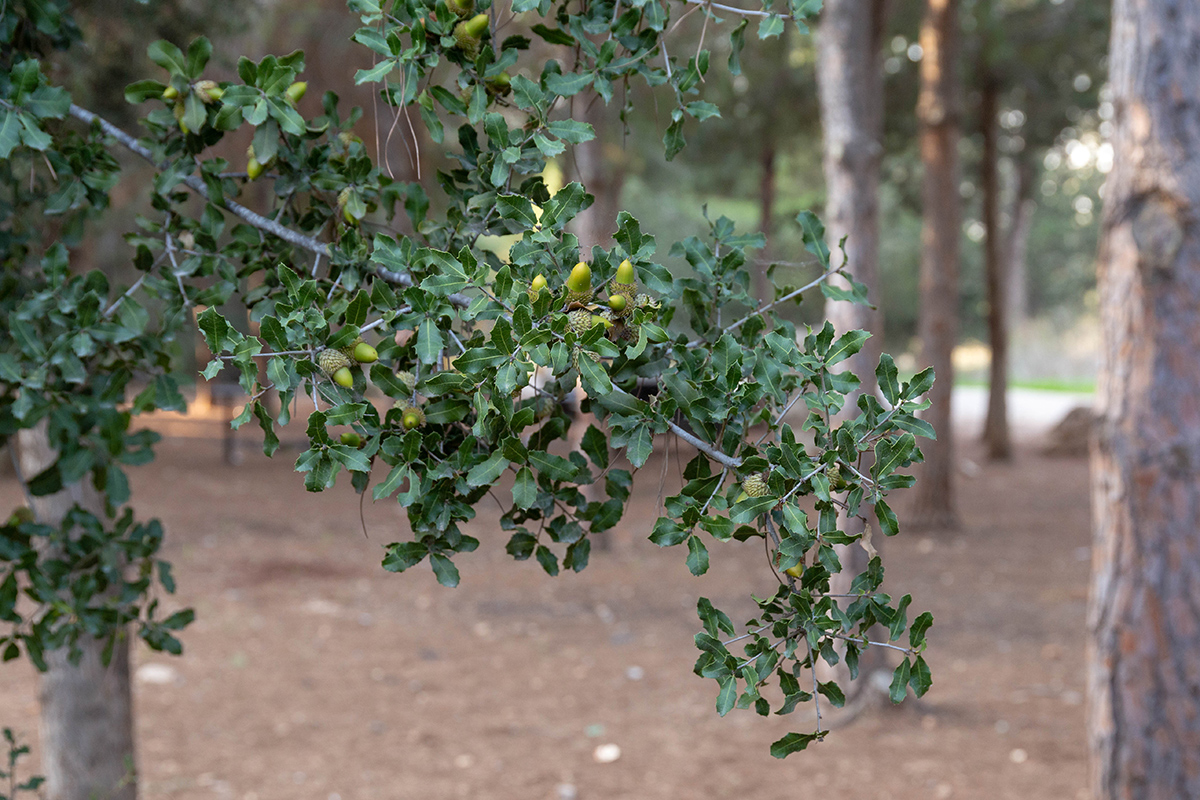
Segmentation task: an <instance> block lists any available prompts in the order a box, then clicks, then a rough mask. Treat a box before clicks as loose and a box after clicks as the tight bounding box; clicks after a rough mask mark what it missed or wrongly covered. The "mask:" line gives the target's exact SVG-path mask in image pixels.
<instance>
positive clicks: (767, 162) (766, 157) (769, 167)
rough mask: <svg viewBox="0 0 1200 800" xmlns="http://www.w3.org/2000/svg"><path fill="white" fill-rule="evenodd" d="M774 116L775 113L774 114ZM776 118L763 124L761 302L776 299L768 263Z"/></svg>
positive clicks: (757, 291)
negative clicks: (764, 243) (763, 243)
mask: <svg viewBox="0 0 1200 800" xmlns="http://www.w3.org/2000/svg"><path fill="white" fill-rule="evenodd" d="M772 116H774V115H772ZM774 127H775V125H774V120H772V121H771V123H770V124H767V125H764V126H763V141H762V158H761V160H760V166H759V170H760V171H759V177H758V229H759V230H760V231H762V235H763V237H764V238H765V239H766V245H765V246H764V247H763V249H762V254H761V259H762V262H763V263H762V264H761V265H759V268H758V269H757V270H755V272H754V295H755V297H757V298H758V301H759V302H760V303H769V302H771V301H772V300H774V299H775V292H774V291H773V290H772V289H771V281H770V280H769V279H768V277H767V265H768V262H769V261H770V259H771V220H772V219H773V218H774V216H775V132H774Z"/></svg>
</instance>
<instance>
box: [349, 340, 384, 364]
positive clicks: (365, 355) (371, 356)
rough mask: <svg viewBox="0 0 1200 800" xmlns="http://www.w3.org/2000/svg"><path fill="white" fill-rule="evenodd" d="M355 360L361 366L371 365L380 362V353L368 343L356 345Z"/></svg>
mask: <svg viewBox="0 0 1200 800" xmlns="http://www.w3.org/2000/svg"><path fill="white" fill-rule="evenodd" d="M354 360H355V361H357V362H358V363H360V364H370V363H371V362H373V361H378V360H379V351H378V350H376V349H375V348H374V347H372V346H371V345H369V344H367V343H366V342H359V343H358V344H356V345H354Z"/></svg>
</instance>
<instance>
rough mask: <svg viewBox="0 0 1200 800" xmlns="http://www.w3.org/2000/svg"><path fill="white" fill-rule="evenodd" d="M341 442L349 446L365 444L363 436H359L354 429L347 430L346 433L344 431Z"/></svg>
mask: <svg viewBox="0 0 1200 800" xmlns="http://www.w3.org/2000/svg"><path fill="white" fill-rule="evenodd" d="M341 442H342V444H344V445H346V446H347V447H362V446H363V438H362V437H361V436H359V435H358V434H357V433H355V432H354V431H346V432H345V433H343V434H342V436H341Z"/></svg>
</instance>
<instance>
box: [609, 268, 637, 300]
mask: <svg viewBox="0 0 1200 800" xmlns="http://www.w3.org/2000/svg"><path fill="white" fill-rule="evenodd" d="M612 290H613V293H614V294H623V295H625V296H626V297H628V298H630V299H633V296H634V295H635V294H637V273H635V272H634V270H633V263H632V262H631V261H630V260H629V259H628V258H627V259H625V260H624V261H622V262H621V264H620V266H618V267H617V276H616V277H615V278H614V279H613V282H612Z"/></svg>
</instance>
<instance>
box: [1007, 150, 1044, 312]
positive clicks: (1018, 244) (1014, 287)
mask: <svg viewBox="0 0 1200 800" xmlns="http://www.w3.org/2000/svg"><path fill="white" fill-rule="evenodd" d="M1034 177H1035V176H1034V166H1033V163H1032V161H1030V159H1029V157H1028V156H1027V155H1026V156H1022V157H1020V158H1019V159H1018V161H1017V165H1016V182H1017V185H1016V189H1015V191H1014V192H1013V194H1014V200H1013V208H1012V214H1011V218H1012V225H1011V226H1010V227H1009V229H1008V241H1007V243H1006V244H1005V247H1004V260H1005V271H1006V275H1007V279H1008V280H1007V285H1006V287H1005V291H1006V292H1007V295H1008V296H1007V299H1006V301H1005V310H1006V311H1007V312H1008V330H1009V332H1010V335H1011V332H1012V331H1015V330H1019V329H1020V327H1021V325H1022V324H1024V322H1025V320H1026V319H1027V318H1028V317H1029V281H1028V277H1027V276H1028V273H1029V233H1030V231H1031V230H1032V228H1033V215H1034V212H1036V211H1037V201H1036V200H1034V199H1033V180H1034Z"/></svg>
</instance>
